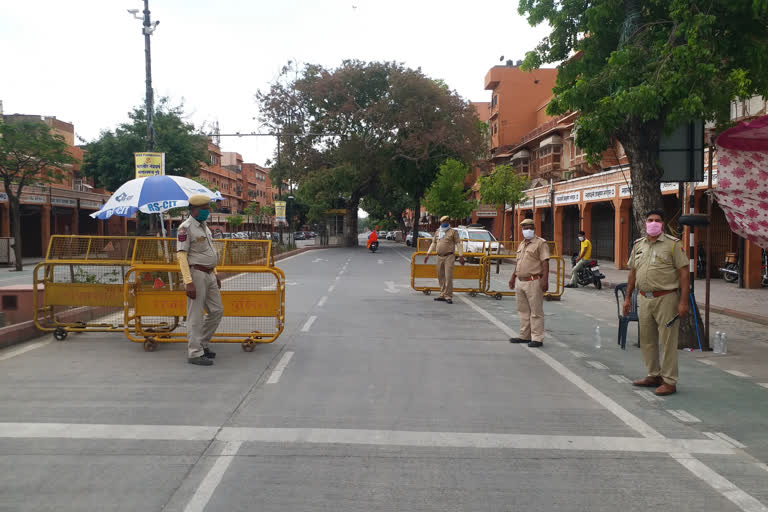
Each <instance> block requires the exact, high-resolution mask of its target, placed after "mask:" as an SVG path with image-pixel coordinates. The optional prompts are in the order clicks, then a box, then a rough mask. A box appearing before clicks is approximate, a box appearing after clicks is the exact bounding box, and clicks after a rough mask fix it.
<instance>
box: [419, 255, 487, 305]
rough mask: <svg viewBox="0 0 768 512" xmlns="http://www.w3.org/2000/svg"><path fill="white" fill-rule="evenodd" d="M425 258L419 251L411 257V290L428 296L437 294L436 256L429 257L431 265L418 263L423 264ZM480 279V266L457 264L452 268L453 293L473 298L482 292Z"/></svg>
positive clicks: (481, 271)
mask: <svg viewBox="0 0 768 512" xmlns="http://www.w3.org/2000/svg"><path fill="white" fill-rule="evenodd" d="M425 256H427V253H426V252H421V251H417V252H415V253H413V255H412V256H411V288H413V289H414V290H416V291H417V292H422V293H424V294H425V295H429V294H431V293H432V292H433V291H438V292H439V291H440V286H439V285H438V284H437V265H436V264H435V263H434V258H436V256H435V255H434V254H433V255H430V256H429V257H430V258H431V259H433V262H432V263H419V261H422V262H423V258H424V257H425ZM464 256H465V258H466V257H468V256H475V257H478V258H482V257H483V256H484V255H483V254H474V253H470V254H465V255H464ZM482 278H483V267H482V265H469V264H467V265H459V264H457V265H455V266H454V267H453V283H454V286H453V291H454V292H466V293H469V294H470V295H471V296H473V297H474V296H475V295H477V294H478V293H480V292H482V291H483V288H482ZM457 281H458V283H457ZM462 281H464V283H462Z"/></svg>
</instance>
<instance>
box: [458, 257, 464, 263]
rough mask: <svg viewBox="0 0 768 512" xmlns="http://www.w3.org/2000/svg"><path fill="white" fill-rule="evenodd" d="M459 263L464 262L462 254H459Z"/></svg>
mask: <svg viewBox="0 0 768 512" xmlns="http://www.w3.org/2000/svg"><path fill="white" fill-rule="evenodd" d="M459 263H460V264H462V265H463V264H464V256H459Z"/></svg>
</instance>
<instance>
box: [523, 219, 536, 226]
mask: <svg viewBox="0 0 768 512" xmlns="http://www.w3.org/2000/svg"><path fill="white" fill-rule="evenodd" d="M520 225H521V226H535V225H536V223H535V222H533V219H523V221H522V222H521V223H520Z"/></svg>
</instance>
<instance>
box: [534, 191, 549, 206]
mask: <svg viewBox="0 0 768 512" xmlns="http://www.w3.org/2000/svg"><path fill="white" fill-rule="evenodd" d="M550 205H551V201H550V200H549V194H547V195H546V196H544V197H537V198H536V208H538V207H540V206H550Z"/></svg>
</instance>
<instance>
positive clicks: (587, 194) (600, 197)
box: [584, 185, 616, 201]
mask: <svg viewBox="0 0 768 512" xmlns="http://www.w3.org/2000/svg"><path fill="white" fill-rule="evenodd" d="M614 197H616V185H608V186H604V187H594V188H588V189H586V190H585V191H584V200H585V201H604V200H606V199H613V198H614Z"/></svg>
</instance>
